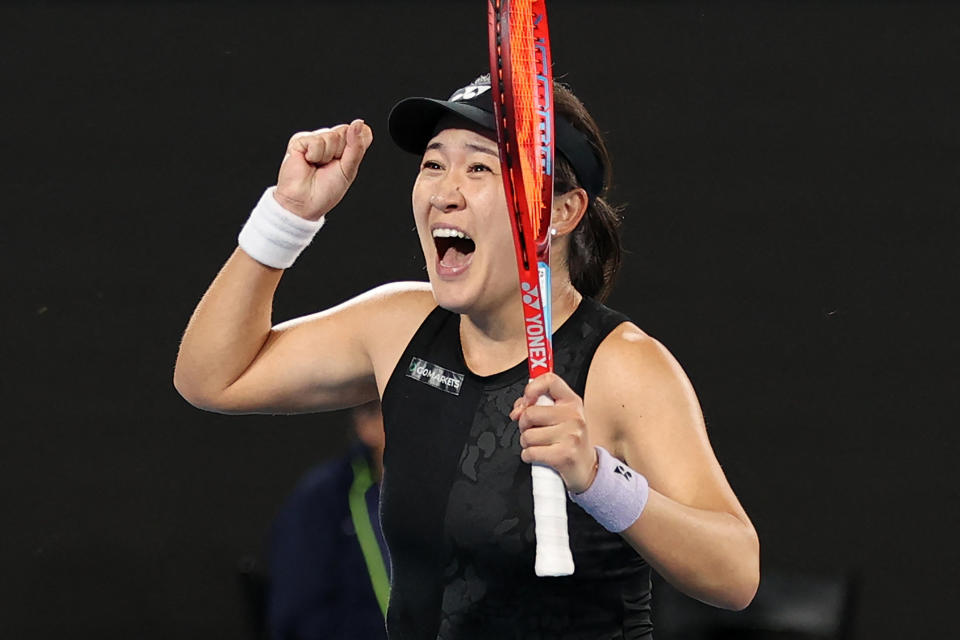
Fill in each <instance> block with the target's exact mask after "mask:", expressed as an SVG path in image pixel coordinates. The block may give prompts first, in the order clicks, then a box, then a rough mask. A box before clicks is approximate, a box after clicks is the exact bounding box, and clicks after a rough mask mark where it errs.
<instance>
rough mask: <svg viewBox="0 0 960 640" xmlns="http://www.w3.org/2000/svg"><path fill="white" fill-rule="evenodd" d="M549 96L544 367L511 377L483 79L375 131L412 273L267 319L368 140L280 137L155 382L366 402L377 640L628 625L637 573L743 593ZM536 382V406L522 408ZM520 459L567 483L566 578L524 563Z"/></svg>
mask: <svg viewBox="0 0 960 640" xmlns="http://www.w3.org/2000/svg"><path fill="white" fill-rule="evenodd" d="M554 101H555V104H556V112H557V118H558V124H557V152H558V154H557V168H556V187H555V192H556V195H555V199H554V205H553V219H552V230H551V236H552V253H553V295H552V298H553V309H554V311H553V314H554V315H553V326H554V328H555V331H554V357H555V372H556V373H553V374H545V375H542V376H540V377H538V378H536V379H535V380H533V381H532V382H531V381H528V377H527V375H528V372H527V365H526V358H527V350H526V342H525V339H524V334H523V331H524V329H523V317H522V313H521V306H520V291H519V286H518V278H517V266H516V259H515V254H514V246H513V238H512V234H511V229H510V223H509V220H508V216H507V209H506V202H505V197H504V187H503V182H502V177H501V175H500V164H499V161H498V152H497V145H496V141H495V134H494V133H493V126H494V125H493V115H492V102H491V98H490V87H489V79H487V78H483V77H481V78H479V79H478V80H476V81H474V82H473V83H472V84H470V85H469V86H467V87H464V88H462V89H460V90H458V91H457V92H456V93H455V94H454V95H453V96H452V97H451V99H449V100H431V99H427V98H410V99H407V100H404V101H402V102H400V103H399V104H398V105H397V106H396V107H395V108H394V110H393V111H392V113H391V116H390V133H391V135H392V137H393V139H394V141H395V142H396V143H397V144H399V146H400V147H401V148H403V149H405V150H407V151H411V152H413V153H415V154H417V155H418V156H419V157H420V172H419V174H418V176H417V179H416V182H415V183H414V185H413V195H412V204H413V216H414V220H415V221H416V227H417V231H418V234H419V238H420V243H421V245H422V250H423V253H424V256H425V258H426V265H427V273H428V276H429V284H428V283H411V282H405V283H393V284H388V285H385V286H382V287H380V288H377V289H374V290H372V291H369V292H366V293H364V294H362V295H359V296H358V297H356V298H354V299H352V300H350V301H348V302H345V303H343V304H341V305H339V306H336V307H333V308H331V309H327V310H325V311H321V312H319V313H317V314H315V315H310V316H307V317H303V318H299V319H296V320H291V321H288V322H284V323H282V324H279V325H276V326H271V323H272V321H271V306H272V301H273V296H274V292H275V290H276V287H277V284H278V282H279V280H280V278H281V276H282V275H283V272H284V269H286V268H288V267H290V266H291V265H292V264H293V262H294V260H295V258H296V257H297V255H298V253H299V252H300V251H301V250H302V249H303V248H304V247H306V246H307V244H309V242H310V240H311V238H312V237H313V234H314V233H316V232H317V230H318V229H319V227H320V226H321V225H322V223H323V220H324V216H325V215H327V214H328V213H330V212H331V210H332V209H333V208H334V207H335V205H336V204H337V203H338V202H339V201H340V200H341V198H342V197H343V195H344V194H345V193H346V191H347V189H348V188H349V187H350V185H351V183H352V182H353V181H354V179H355V177H356V176H357V172H358V169H359V167H360V164H361V161H362V159H363V156H364V153H365V152H366V150H367V149H368V147H369V146H370V144H371V142H372V140H373V134H372V132H371V130H370V128H369V127H368V126H367V125H366V124H365V123H364V122H362V121H360V120H355V121H353V122H352V123H350V124H341V125H338V126H335V127H332V128H329V129H320V130H317V131H311V132H303V133H298V134H296V135H294V136H293V137H292V138H291V140H290V142H289V145H288V147H287V152H286V155H285V157H284V159H283V162H282V164H281V167H280V172H279V176H278V179H277V185H276V187H272V188H270V189H268V190H267V192H266V193H265V194H264V195H263V197H262V198H261V200H260V202H259V203H258V204H257V206H256V207H255V208H254V210H253V212H252V213H251V216H250V219H249V220H248V222H247V224H246V226H245V227H244V228H243V231H242V232H241V234H240V238H239V247H238V249H237V250H236V251H235V252H234V253H233V255H232V256H231V257H230V258H229V260H228V261H227V263H226V265H225V266H224V267H223V269H222V270H221V271H220V273H219V275H217V277H216V279H215V280H214V281H213V283H212V284H211V286H210V288H209V289H208V291H207V292H206V294H205V295H204V296H203V299H202V300H201V301H200V303H199V305H198V306H197V309H196V311H195V312H194V314H193V317H192V318H191V320H190V322H189V324H188V326H187V329H186V333H185V335H184V337H183V342H182V345H181V348H180V353H179V356H178V359H177V367H176V372H175V378H174V379H175V384H176V387H177V389H178V390H179V391H180V393H181V394H182V395H183V396H184V397H185V398H186V399H187V400H188V401H189V402H191V403H192V404H194V405H196V406H198V407H201V408H204V409H208V410H212V411H219V412H225V413H250V412H257V413H298V412H312V411H325V410H332V409H339V408H344V407H350V406H355V405H358V404H361V403H364V402H367V401H369V400H373V399H376V398H378V397H379V398H381V399H382V405H383V412H384V423H385V430H386V438H387V442H386V451H385V458H384V476H383V487H382V493H381V495H382V502H381V518H382V523H383V529H384V533H385V536H386V538H387V542H388V546H389V549H390V556H391V563H392V571H391V574H392V576H391V579H392V589H391V596H390V604H389V611H388V615H387V628H388V632H389V635H390V637H391V638H394V639H396V638H401V639H408V638H417V639H419V638H430V639H433V638H438V637H439V638H445V639H453V638H457V639H460V638H495V637H496V638H633V639H637V638H640V639H643V638H650V637H652V635H651V634H652V621H651V619H650V599H651V595H650V569H651V567H652V568H653V569H655V570H657V571H658V572H660V574H661V575H663V576H664V577H665V578H666V579H667V580H669V581H670V582H671V583H672V584H674V585H675V586H676V587H677V588H679V589H680V590H682V591H684V592H685V593H687V594H689V595H691V596H693V597H694V598H697V599H699V600H702V601H704V602H707V603H711V604H713V605H716V606H719V607H724V608H729V609H741V608H743V607H745V606H747V604H749V603H750V601H751V600H752V598H753V595H754V593H755V592H756V589H757V586H758V581H759V543H758V539H757V534H756V532H755V530H754V528H753V526H752V524H751V523H750V520H749V519H748V517H747V515H746V513H745V512H744V510H743V508H742V507H741V505H740V504H739V502H738V500H737V498H736V496H735V495H734V492H733V491H732V490H731V488H730V486H729V484H728V483H727V480H726V479H725V477H724V474H723V472H722V470H721V468H720V465H719V464H718V462H717V460H716V457H715V455H714V453H713V451H712V449H711V446H710V443H709V441H708V439H707V434H706V430H705V427H704V422H703V417H702V415H701V411H700V407H699V404H698V401H697V399H696V396H695V394H694V391H693V388H692V387H691V384H690V382H689V381H688V380H687V378H686V376H685V375H684V373H683V371H682V370H681V368H680V366H679V364H678V363H677V362H676V360H675V359H674V358H673V357H672V356H671V355H670V353H669V352H668V351H667V350H666V349H665V348H664V347H663V346H662V345H661V344H660V343H658V342H657V341H656V340H655V339H654V338H652V337H650V336H648V335H647V334H645V333H644V332H643V331H642V330H641V329H639V328H638V327H637V326H636V325H634V324H633V323H632V322H630V321H629V320H628V319H627V318H626V317H624V316H623V315H621V314H620V313H617V312H615V311H612V310H610V309H608V308H607V307H605V306H603V305H602V304H601V302H600V301H601V300H602V299H603V298H604V296H605V295H606V294H607V293H608V292H609V290H610V287H611V285H612V280H613V277H614V275H615V272H616V269H617V267H618V265H619V262H620V244H619V242H620V241H619V237H618V231H617V229H618V213H617V212H616V211H615V210H614V209H613V208H612V207H611V206H610V205H609V204H608V203H607V202H606V200H605V193H606V189H607V187H608V185H609V176H610V161H609V157H608V155H607V152H606V149H605V145H604V142H603V140H602V139H601V136H600V134H599V131H598V128H597V126H596V124H595V123H594V121H593V119H592V118H591V116H590V115H589V114H588V112H587V111H586V109H585V108H584V106H583V105H582V104H581V102H580V101H579V100H578V99H577V98H576V97H575V96H574V95H573V94H572V93H571V92H570V91H569V89H567V88H566V87H564V86H563V85H560V84H557V85H556V87H555V93H554ZM559 121H562V122H563V123H565V124H563V126H561V122H559ZM568 125H569V126H568ZM319 279H320V280H322V274H321V275H320V278H319ZM542 394H549V396H551V397H552V398H553V399H554V400H555V402H556V404H555V405H554V406H537V405H536V404H535V402H536V399H537V398H538V397H539V396H540V395H542ZM531 463H538V464H544V465H548V466H550V467H552V468H554V469H555V470H556V471H557V472H558V473H559V474H560V475H561V477H562V478H563V480H564V483H565V485H566V488H567V490H568V495H569V497H570V501H569V502H568V513H569V533H570V547H571V549H572V551H573V557H574V561H575V563H576V570H575V573H574V574H573V575H571V576H567V577H562V578H538V577H536V576H535V575H534V571H533V564H534V562H533V554H534V531H533V515H532V508H533V506H532V505H533V501H532V498H531V487H530V484H531V482H530V467H529V465H530V464H531Z"/></svg>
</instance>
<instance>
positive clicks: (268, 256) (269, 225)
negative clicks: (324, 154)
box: [237, 187, 324, 269]
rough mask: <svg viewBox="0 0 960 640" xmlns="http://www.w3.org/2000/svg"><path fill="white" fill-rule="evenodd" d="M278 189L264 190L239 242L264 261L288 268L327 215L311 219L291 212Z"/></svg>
mask: <svg viewBox="0 0 960 640" xmlns="http://www.w3.org/2000/svg"><path fill="white" fill-rule="evenodd" d="M274 191H276V187H270V188H269V189H267V190H266V191H265V192H264V193H263V196H261V198H260V201H259V202H258V203H257V206H256V207H254V208H253V211H252V212H250V218H249V219H248V220H247V224H245V225H244V226H243V229H242V230H241V231H240V237H239V238H237V241H238V243H239V244H240V248H241V249H243V250H244V251H245V252H246V253H247V255H249V256H250V257H251V258H253V259H254V260H256V261H257V262H259V263H260V264H265V265H267V266H268V267H273V268H274V269H286V268H287V267H289V266H291V265H292V264H293V262H294V261H295V260H296V259H297V256H299V255H300V252H301V251H303V250H304V249H306V247H307V245H308V244H310V241H311V240H313V236H314V235H315V234H316V233H317V231H319V230H320V227H322V226H323V222H324V218H320V219H319V220H316V221H314V220H307V219H305V218H301V217H300V216H298V215H297V214H295V213H293V212H291V211H287V210H286V209H284V208H283V207H282V206H281V205H280V203H279V202H277V200H276V199H275V198H274V197H273V192H274Z"/></svg>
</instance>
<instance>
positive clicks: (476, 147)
mask: <svg viewBox="0 0 960 640" xmlns="http://www.w3.org/2000/svg"><path fill="white" fill-rule="evenodd" d="M463 146H465V147H466V148H467V149H470V150H472V151H479V152H480V153H487V154H490V155H491V156H493V157H494V158H499V157H500V152H499V151H497V150H496V149H494V148H493V147H488V146H486V145H482V144H476V143H474V142H465V143H464V145H463ZM443 148H444V144H443V143H442V142H431V143H430V144H428V145H427V148H426V149H425V150H426V151H429V150H431V149H436V150H437V151H442V150H443Z"/></svg>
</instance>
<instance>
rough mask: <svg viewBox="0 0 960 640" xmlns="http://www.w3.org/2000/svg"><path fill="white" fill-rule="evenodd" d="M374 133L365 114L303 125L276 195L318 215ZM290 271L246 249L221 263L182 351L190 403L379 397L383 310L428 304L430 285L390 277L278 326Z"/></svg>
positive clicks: (236, 405) (308, 407) (178, 380)
mask: <svg viewBox="0 0 960 640" xmlns="http://www.w3.org/2000/svg"><path fill="white" fill-rule="evenodd" d="M372 139H373V135H372V132H371V131H370V128H369V127H367V126H366V125H365V124H364V123H363V122H362V121H360V120H355V121H354V122H353V123H351V124H350V125H340V126H338V127H334V128H332V129H320V130H318V131H314V132H305V133H298V134H297V135H295V136H293V138H291V140H290V143H289V145H288V147H287V153H286V156H285V157H284V160H283V163H282V164H281V167H280V175H279V177H278V180H277V188H276V190H275V192H274V193H273V195H272V196H268V197H273V198H275V199H276V201H277V203H279V204H281V205H282V206H283V208H285V209H287V211H289V212H292V213H294V214H296V215H297V216H300V217H301V218H303V219H305V220H310V221H316V220H319V219H320V218H321V217H322V216H323V215H325V214H326V213H328V212H329V211H330V210H331V209H332V208H333V207H334V206H335V205H336V204H337V203H338V202H339V201H340V200H341V199H342V198H343V196H344V194H345V193H346V191H347V189H348V188H349V187H350V185H351V184H352V182H353V180H354V178H355V177H356V175H357V170H358V168H359V165H360V161H361V160H362V158H363V154H364V153H365V152H366V150H367V148H368V147H369V146H370V143H371V142H372ZM282 274H283V269H279V268H273V267H269V266H266V265H264V264H261V263H260V262H258V261H257V260H255V259H253V258H252V257H250V255H248V254H247V253H246V252H245V251H244V250H243V249H240V248H238V249H237V250H236V251H234V253H233V255H232V256H231V257H230V259H229V260H228V261H227V263H226V264H225V265H224V267H223V269H221V271H220V273H219V274H218V275H217V277H216V278H215V279H214V281H213V283H212V284H211V285H210V288H209V289H208V290H207V292H206V294H205V295H204V296H203V298H202V300H201V301H200V303H199V304H198V305H197V308H196V310H195V311H194V313H193V316H192V317H191V319H190V322H189V324H188V325H187V329H186V332H185V333H184V336H183V340H182V342H181V345H180V351H179V354H178V356H177V364H176V369H175V371H174V385H175V386H176V388H177V390H178V391H179V392H180V394H181V395H183V397H184V398H186V399H187V400H188V401H189V402H190V403H191V404H194V405H196V406H198V407H201V408H203V409H208V410H211V411H219V412H224V413H252V412H258V413H297V412H306V411H317V410H326V409H336V408H341V407H346V406H352V405H355V404H359V403H361V402H364V401H366V400H371V399H374V398H376V397H377V392H378V386H377V378H378V373H379V374H380V377H382V376H383V375H384V374H383V372H382V371H378V367H379V368H380V369H384V368H385V367H384V365H382V364H378V362H377V361H376V360H377V359H376V358H375V357H374V355H373V354H374V352H376V353H381V352H382V349H381V347H382V345H378V344H376V343H375V342H376V341H377V340H385V339H389V336H386V337H381V336H378V335H376V333H375V332H374V331H373V328H375V327H376V326H377V325H378V324H379V323H378V322H377V318H383V317H384V314H386V313H389V312H391V311H398V310H399V309H402V308H403V307H404V306H405V303H409V302H411V301H414V302H415V304H414V305H413V307H415V308H417V309H418V311H417V312H415V313H414V315H416V313H419V308H422V307H423V306H424V305H423V301H424V296H423V288H422V287H421V286H411V285H408V286H403V285H390V286H388V287H383V288H381V289H377V290H374V291H372V292H370V293H368V294H365V295H363V296H360V297H359V298H356V299H354V300H351V301H349V302H347V303H344V304H342V305H340V306H338V307H334V308H333V309H329V310H327V311H324V312H321V313H319V314H316V315H313V316H308V317H306V318H301V319H299V320H295V321H292V322H288V323H284V324H282V325H279V326H277V327H272V318H271V309H272V306H273V296H274V293H275V291H276V288H277V285H278V283H279V282H280V277H281V276H282ZM411 297H412V300H411ZM401 315H402V314H401ZM421 319H422V318H421ZM411 321H413V320H411ZM397 355H399V354H397Z"/></svg>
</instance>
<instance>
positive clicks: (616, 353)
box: [594, 318, 685, 384]
mask: <svg viewBox="0 0 960 640" xmlns="http://www.w3.org/2000/svg"><path fill="white" fill-rule="evenodd" d="M594 364H595V365H599V366H598V367H597V369H598V371H601V372H608V373H609V374H610V382H611V383H613V382H616V381H618V380H620V381H621V382H620V384H630V381H629V380H624V377H623V375H624V374H627V375H628V376H629V377H631V378H633V379H634V380H636V378H642V379H646V380H649V381H653V380H658V379H659V380H660V381H661V382H669V381H670V380H671V379H675V378H676V377H677V376H678V375H679V376H681V377H683V378H684V379H685V375H684V374H683V369H682V368H681V367H680V363H679V362H677V359H676V358H674V356H673V354H672V353H670V351H669V350H668V349H667V347H665V346H664V345H663V343H661V342H660V341H659V340H657V339H656V338H654V337H653V336H651V335H650V334H648V333H647V332H646V331H644V330H643V329H641V328H640V327H639V326H637V325H636V324H634V323H633V322H632V321H630V320H628V319H626V318H623V319H622V321H621V322H620V323H619V324H617V326H616V327H614V328H613V330H612V331H610V332H609V333H608V334H607V335H606V337H605V338H604V339H603V340H602V341H601V342H600V346H599V347H598V348H597V352H596V355H595V356H594Z"/></svg>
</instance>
